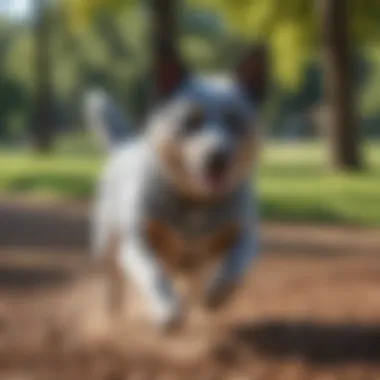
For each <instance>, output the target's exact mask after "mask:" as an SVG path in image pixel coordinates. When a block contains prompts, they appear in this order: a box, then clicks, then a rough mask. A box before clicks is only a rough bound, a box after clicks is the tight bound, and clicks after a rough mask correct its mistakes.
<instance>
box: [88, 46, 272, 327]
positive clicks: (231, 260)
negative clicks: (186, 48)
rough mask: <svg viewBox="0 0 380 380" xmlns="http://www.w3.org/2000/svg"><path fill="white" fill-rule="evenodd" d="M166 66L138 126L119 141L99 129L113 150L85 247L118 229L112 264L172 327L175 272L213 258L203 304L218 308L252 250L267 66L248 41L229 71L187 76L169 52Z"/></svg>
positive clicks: (157, 319) (105, 242) (177, 307)
mask: <svg viewBox="0 0 380 380" xmlns="http://www.w3.org/2000/svg"><path fill="white" fill-rule="evenodd" d="M164 66H165V67H162V71H161V72H160V76H159V78H158V82H157V94H156V95H157V99H159V101H158V102H157V104H156V105H155V106H154V107H153V108H152V111H151V113H150V114H149V115H148V117H147V121H146V123H145V128H144V131H143V132H142V133H141V134H140V135H138V136H136V137H134V138H133V139H128V141H125V142H123V141H122V139H120V133H119V131H118V132H117V133H115V134H113V130H112V125H111V126H109V127H108V129H107V128H106V130H104V131H103V133H102V136H107V137H108V146H111V147H113V149H112V150H111V152H110V157H109V161H108V163H107V165H106V168H105V170H104V172H103V174H102V176H101V179H100V183H99V187H98V193H97V199H96V202H95V209H94V215H93V250H94V255H95V257H98V258H99V257H100V258H101V257H104V256H105V254H106V252H107V248H108V247H109V245H110V242H111V240H112V237H115V236H116V237H117V240H116V241H117V246H116V247H115V248H116V251H115V262H116V266H117V268H119V269H120V270H121V273H122V275H123V276H125V277H128V278H129V279H130V280H131V281H133V282H134V283H135V284H136V285H137V286H138V288H139V289H140V290H141V292H142V296H143V297H145V300H146V302H147V305H149V307H150V308H149V310H150V311H151V317H152V322H154V323H155V324H156V325H157V326H158V327H160V328H162V329H164V330H171V329H173V327H175V326H180V325H181V322H183V320H184V313H183V303H182V301H181V298H180V297H179V294H178V291H177V290H176V289H175V287H174V285H173V278H172V276H173V275H175V274H176V273H177V272H184V273H192V272H193V271H194V270H197V269H200V268H203V267H204V266H206V265H207V264H208V263H210V262H213V263H214V264H213V266H211V268H210V270H209V273H208V274H207V276H206V279H207V281H206V282H205V283H204V284H203V286H204V288H203V293H202V302H203V305H204V306H205V308H206V309H208V310H218V309H219V308H220V307H221V306H223V305H225V304H226V303H227V301H228V300H229V299H231V298H232V295H233V294H235V293H236V289H238V287H239V284H241V282H242V280H243V279H244V276H245V274H246V273H247V271H248V270H249V268H250V267H251V265H252V262H253V259H254V258H255V257H256V256H257V255H258V251H259V242H258V237H259V233H258V212H257V208H258V200H257V195H256V191H255V190H256V186H255V172H256V170H255V168H256V164H257V157H256V155H257V150H258V140H259V128H258V125H259V120H260V113H261V112H260V111H261V109H262V105H263V101H264V99H265V90H266V87H267V86H266V84H267V66H268V64H267V56H266V54H265V50H263V49H261V48H254V49H251V50H250V51H248V53H247V54H245V56H244V57H243V58H242V59H241V60H240V61H239V62H238V64H237V65H236V67H235V68H234V70H232V71H231V75H230V76H229V77H217V76H215V77H212V76H211V77H207V76H206V77H202V76H196V75H191V74H189V72H188V70H187V69H185V68H184V65H183V64H182V63H181V62H180V61H179V60H178V59H177V58H176V57H175V56H173V59H170V58H169V61H166V62H165V65H164ZM94 112H95V111H94ZM102 125H104V123H103V124H102Z"/></svg>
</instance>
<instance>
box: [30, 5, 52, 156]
mask: <svg viewBox="0 0 380 380" xmlns="http://www.w3.org/2000/svg"><path fill="white" fill-rule="evenodd" d="M36 15H37V16H36V18H37V19H36V21H35V66H34V68H35V80H36V96H35V107H34V118H33V142H34V146H35V149H36V150H37V151H38V152H40V153H46V152H48V151H49V150H50V149H51V145H52V141H53V134H54V125H53V115H52V94H53V91H52V77H51V75H52V73H51V70H52V67H51V50H50V32H51V29H50V28H51V25H50V16H51V15H50V14H49V10H48V7H47V3H46V1H44V0H38V1H36Z"/></svg>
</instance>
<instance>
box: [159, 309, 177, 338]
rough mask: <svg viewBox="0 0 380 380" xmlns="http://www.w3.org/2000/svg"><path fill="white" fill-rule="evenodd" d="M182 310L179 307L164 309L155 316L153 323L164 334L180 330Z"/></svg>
mask: <svg viewBox="0 0 380 380" xmlns="http://www.w3.org/2000/svg"><path fill="white" fill-rule="evenodd" d="M183 320H184V318H183V312H182V309H181V308H179V307H176V308H172V309H169V310H165V312H164V313H160V314H159V315H156V316H155V320H154V322H155V324H156V326H157V328H158V329H159V330H160V331H161V332H163V333H165V334H175V333H177V332H178V331H180V330H181V328H182V326H183Z"/></svg>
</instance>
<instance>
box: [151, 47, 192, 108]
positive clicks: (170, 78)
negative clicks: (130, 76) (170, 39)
mask: <svg viewBox="0 0 380 380" xmlns="http://www.w3.org/2000/svg"><path fill="white" fill-rule="evenodd" d="M156 49H157V51H156V57H155V63H154V66H155V67H154V83H155V94H154V96H155V98H156V100H157V101H162V100H165V99H167V98H168V97H170V95H172V94H173V93H174V92H175V91H176V90H177V89H178V88H179V87H180V86H181V84H183V83H184V82H185V80H186V79H187V77H188V71H187V68H186V66H185V64H184V62H183V61H182V59H181V57H180V55H179V53H178V51H177V49H176V48H175V47H174V46H172V44H168V43H163V42H161V43H158V45H157V46H156Z"/></svg>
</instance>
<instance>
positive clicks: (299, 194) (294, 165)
mask: <svg viewBox="0 0 380 380" xmlns="http://www.w3.org/2000/svg"><path fill="white" fill-rule="evenodd" d="M365 156H366V163H367V167H366V169H365V170H364V171H363V172H362V173H358V174H349V173H339V174H337V173H333V172H332V171H331V170H330V169H329V167H328V163H327V162H328V161H327V154H326V152H325V150H324V149H323V147H322V144H317V143H297V144H289V143H269V144H267V145H266V146H265V148H264V150H263V154H262V165H261V167H260V170H259V176H258V179H259V181H258V185H259V191H260V194H261V213H262V215H263V217H264V218H265V219H267V220H280V221H289V222H294V221H298V222H318V223H336V224H351V225H362V226H380V143H367V144H366V145H365ZM101 165H102V158H101V157H100V156H99V155H97V154H96V153H94V152H83V151H81V149H79V150H78V151H75V152H70V153H69V152H67V151H58V152H57V153H56V154H54V155H52V156H50V157H48V158H45V157H38V156H35V155H32V154H29V153H27V152H15V151H10V152H9V151H1V150H0V167H1V170H0V193H3V194H7V195H12V196H16V195H22V196H27V197H37V198H43V199H47V198H57V199H62V198H66V199H67V198H69V199H77V198H88V197H91V195H92V194H93V189H94V184H95V182H96V178H97V176H98V173H99V170H100V168H101Z"/></svg>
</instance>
